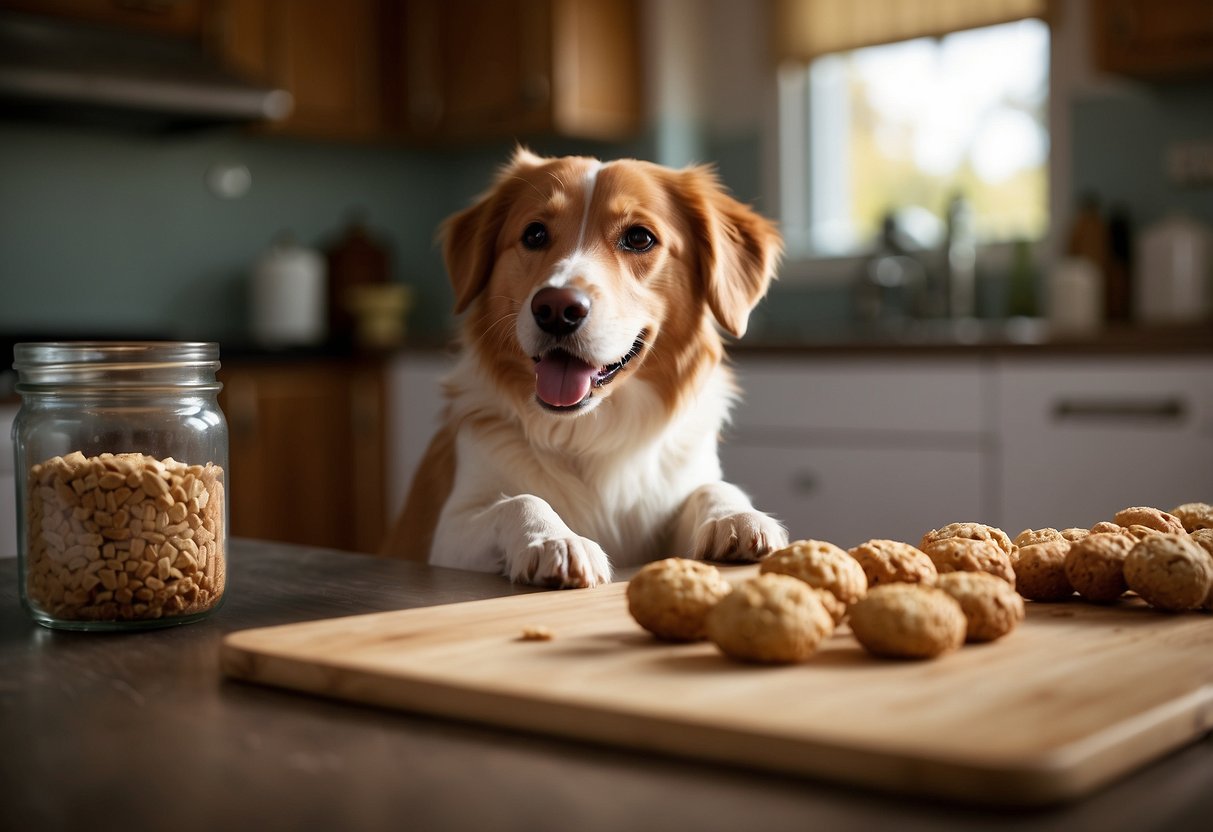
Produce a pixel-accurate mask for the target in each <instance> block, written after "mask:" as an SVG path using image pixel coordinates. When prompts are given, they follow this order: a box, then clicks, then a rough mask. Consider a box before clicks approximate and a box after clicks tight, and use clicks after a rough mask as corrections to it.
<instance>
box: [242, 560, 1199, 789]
mask: <svg viewBox="0 0 1213 832" xmlns="http://www.w3.org/2000/svg"><path fill="white" fill-rule="evenodd" d="M755 571H756V567H740V568H734V569H729V570H725V572H726V576H727V577H728V578H729V579H730V580H738V579H740V578H742V577H746V576H748V575H750V574H753V573H754V572H755ZM625 587H626V585H625V584H621V583H620V584H611V585H608V586H605V587H599V588H596V589H583V590H568V591H552V592H544V593H538V594H531V595H515V596H510V597H504V598H496V599H490V600H484V601H472V602H467V603H460V604H451V605H447V606H440V607H428V608H423V609H412V610H402V611H398V612H388V613H377V614H373V615H362V616H353V617H347V618H337V619H329V620H324V621H313V622H306V623H302V624H291V625H286V626H281V627H268V628H262V629H256V630H246V631H243V632H237V633H232V634H230V635H229V636H228V637H227V638H226V639H225V640H224V643H223V648H222V665H223V669H224V672H225V673H226V674H227V675H229V676H231V677H234V678H238V679H244V680H247V681H251V682H257V683H262V684H269V685H277V686H281V687H285V688H290V689H294V690H298V691H305V692H308V693H313V694H320V695H323V696H330V697H336V698H340V699H346V700H352V701H355V702H361V703H369V704H374V705H381V706H387V707H391V708H400V709H405V710H409V711H417V712H422V713H427V714H435V715H441V716H446V717H455V718H460V719H468V720H474V721H477V722H482V723H488V724H492V725H499V726H507V727H510V728H520V729H525V730H531V731H539V732H543V733H549V734H556V735H560V736H565V737H571V738H575V739H583V740H591V741H596V742H603V743H609V744H614V745H622V746H626V747H629V748H635V749H641V750H657V751H662V752H668V753H673V754H678V755H683V756H688V757H693V758H700V759H707V760H714V761H720V762H726V763H731V764H737V765H742V766H747V767H757V768H760V769H766V770H772V771H779V772H784V773H793V774H801V775H808V776H811V777H815V778H822V779H828V780H834V781H840V782H845V783H849V784H856V785H862V786H870V787H877V788H881V789H888V790H893V791H899V792H911V793H918V794H924V795H934V796H942V797H950V798H958V799H963V800H966V801H973V802H983V803H998V804H1040V803H1048V802H1054V801H1060V800H1066V799H1071V798H1076V797H1079V796H1081V795H1084V794H1086V793H1088V792H1090V791H1092V790H1093V789H1095V788H1097V787H1099V786H1100V785H1102V784H1104V783H1106V782H1108V781H1110V780H1112V779H1114V778H1116V777H1118V776H1120V775H1122V774H1125V773H1127V772H1129V771H1131V770H1133V769H1135V768H1137V767H1139V766H1141V765H1143V764H1145V763H1146V762H1148V761H1149V760H1151V759H1154V758H1156V757H1158V756H1160V755H1162V754H1163V753H1165V752H1167V751H1169V750H1172V749H1174V748H1177V747H1179V746H1181V745H1184V744H1186V743H1188V742H1191V741H1192V740H1194V739H1196V738H1197V737H1199V736H1201V735H1202V734H1204V733H1205V732H1207V731H1209V730H1210V729H1213V616H1210V615H1208V614H1204V613H1190V614H1184V615H1166V614H1162V613H1158V612H1155V611H1152V610H1150V609H1148V608H1147V607H1145V606H1144V605H1143V604H1142V603H1141V602H1140V601H1138V600H1131V601H1126V602H1124V603H1122V604H1119V605H1117V606H1115V607H1098V606H1094V605H1090V604H1085V603H1082V602H1078V601H1075V602H1072V603H1066V604H1029V611H1028V618H1027V620H1026V621H1025V622H1024V623H1023V624H1022V625H1021V626H1020V627H1019V628H1018V629H1017V630H1016V631H1015V632H1014V633H1012V634H1011V635H1010V636H1008V637H1006V638H1005V639H1003V640H1001V641H998V642H994V643H991V644H985V645H967V646H965V647H964V648H962V649H961V650H960V651H958V652H956V653H952V654H950V655H948V656H945V657H943V658H941V659H939V660H936V661H931V662H897V661H889V660H882V659H876V658H873V657H871V656H869V655H868V654H867V653H865V652H864V651H863V650H862V649H861V648H860V647H859V646H858V643H857V642H856V641H855V639H854V637H853V636H852V635H851V633H850V631H849V630H848V629H847V628H846V627H845V626H844V627H843V628H841V629H840V630H839V631H838V632H836V633H835V634H834V635H833V637H832V638H831V639H830V640H829V641H827V642H826V643H825V644H824V645H823V646H822V648H821V649H820V650H819V651H818V653H817V654H815V655H814V656H813V657H812V658H811V659H810V660H809V661H807V662H805V663H803V664H799V665H794V666H782V667H765V666H755V665H746V664H741V663H737V662H733V661H730V660H728V659H726V658H724V657H723V656H721V655H720V654H719V653H718V652H717V651H716V649H715V648H714V647H713V646H712V645H711V644H708V643H699V644H684V645H675V644H663V643H660V642H657V641H655V640H653V639H652V638H650V637H649V636H648V635H647V634H646V633H644V631H642V630H641V629H640V628H639V627H638V626H637V625H636V624H635V623H634V622H633V620H632V619H631V617H630V615H629V614H628V612H627V601H626V598H625V597H624V592H625ZM531 625H543V626H546V627H548V628H550V629H551V630H552V631H553V633H554V638H553V639H552V640H550V641H525V640H523V639H522V638H521V633H522V630H523V628H524V627H528V626H531Z"/></svg>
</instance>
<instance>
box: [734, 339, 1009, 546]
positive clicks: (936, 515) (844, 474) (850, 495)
mask: <svg viewBox="0 0 1213 832" xmlns="http://www.w3.org/2000/svg"><path fill="white" fill-rule="evenodd" d="M737 369H738V376H739V381H740V383H741V387H742V391H743V396H742V399H741V401H740V402H739V404H738V407H737V409H736V411H735V416H734V421H733V425H732V427H731V429H730V430H729V431H728V433H727V435H726V436H725V438H724V441H723V443H722V445H721V464H722V466H723V468H724V474H725V478H726V479H728V480H730V481H732V482H735V483H736V484H738V485H739V486H741V487H742V488H743V489H744V490H745V491H746V492H747V493H748V494H749V495H750V496H751V497H752V498H753V500H754V504H755V506H756V507H757V508H759V509H760V510H762V511H766V512H769V513H771V514H774V515H775V516H776V517H778V518H779V519H780V520H781V521H782V522H783V523H784V524H785V525H786V526H787V528H788V532H789V534H790V535H791V536H792V537H793V538H817V539H822V540H829V541H831V542H834V543H837V544H838V545H841V546H847V547H850V546H855V545H857V544H859V543H862V542H863V541H864V540H867V539H869V538H873V537H885V538H892V539H896V540H907V541H910V542H917V541H918V539H919V538H920V537H921V536H922V534H923V533H924V532H926V531H928V530H930V529H931V528H936V527H938V526H941V525H944V524H946V523H950V522H953V521H954V520H980V519H981V518H986V517H989V516H990V515H991V513H992V510H993V505H992V499H991V492H990V489H989V487H988V481H989V475H990V468H989V465H990V457H989V454H988V453H987V449H988V446H989V436H988V422H987V420H986V419H985V415H984V414H985V410H984V404H985V401H986V399H987V396H988V384H989V380H988V376H986V375H985V374H984V372H983V369H982V365H981V363H980V362H979V361H978V360H977V359H968V358H966V359H958V360H953V359H931V360H903V359H892V360H879V359H877V360H868V359H859V358H856V359H829V360H805V359H802V358H789V359H786V360H771V359H745V358H743V359H742V360H740V361H738V362H737Z"/></svg>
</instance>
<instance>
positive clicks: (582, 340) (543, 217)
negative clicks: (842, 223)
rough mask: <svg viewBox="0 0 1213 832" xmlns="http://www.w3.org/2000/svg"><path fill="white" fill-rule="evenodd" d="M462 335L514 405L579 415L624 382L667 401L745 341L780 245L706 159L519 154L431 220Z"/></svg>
mask: <svg viewBox="0 0 1213 832" xmlns="http://www.w3.org/2000/svg"><path fill="white" fill-rule="evenodd" d="M443 233H444V254H445V258H446V264H447V270H448V273H449V275H450V279H451V282H452V284H453V286H454V289H455V297H456V303H455V311H456V312H463V311H464V310H468V311H469V314H468V317H467V319H466V320H465V323H464V335H465V340H466V341H467V342H469V343H470V345H471V346H472V347H473V348H474V349H476V350H477V351H478V353H479V356H480V359H481V360H482V361H483V362H485V363H486V364H487V365H489V366H491V367H492V368H493V372H494V375H495V377H496V378H498V379H499V380H501V381H502V382H503V386H504V387H505V388H506V389H507V390H509V391H510V392H511V394H513V395H514V396H515V398H516V399H517V403H518V406H520V407H538V408H541V409H543V410H544V411H547V412H550V413H555V414H575V413H585V412H588V411H590V410H592V409H593V408H595V407H596V406H598V405H599V404H600V403H601V402H602V401H604V400H606V399H607V398H608V397H609V396H610V395H611V394H612V392H613V391H615V390H617V389H619V388H620V387H622V386H623V385H624V384H625V383H627V379H629V378H631V377H648V378H650V379H651V380H652V381H653V382H654V383H655V386H656V387H657V388H658V389H659V390H660V391H661V395H663V396H665V397H666V398H667V399H671V400H675V399H677V398H678V396H679V395H680V389H681V388H683V387H685V385H686V384H687V383H688V379H690V378H692V377H693V376H694V375H695V372H696V370H697V368H700V367H702V366H703V365H704V364H705V362H707V363H710V364H712V365H714V364H715V363H716V362H718V361H719V360H720V357H721V351H722V350H721V342H720V337H719V335H718V334H717V332H716V329H715V327H714V326H713V320H714V321H715V322H716V323H717V324H719V326H720V327H721V328H723V329H724V330H726V331H727V332H729V333H731V334H732V335H734V336H741V335H742V334H743V333H744V332H745V329H746V322H747V320H748V318H749V315H750V312H751V310H752V309H753V308H754V306H755V304H757V303H758V301H759V300H760V299H761V298H762V296H763V294H765V292H766V289H767V286H768V285H769V283H770V281H771V279H772V276H773V272H774V269H775V265H776V262H777V260H778V257H779V253H780V247H781V243H780V238H779V234H778V232H777V231H776V230H775V228H774V226H773V225H772V224H771V223H770V222H768V221H767V220H765V219H763V218H762V217H761V216H759V215H758V214H756V213H755V212H753V211H752V210H751V209H749V208H747V207H746V206H744V205H742V204H740V203H739V202H737V201H736V200H734V199H733V198H732V197H730V196H728V195H727V194H726V193H725V192H724V190H723V189H722V188H721V187H720V185H719V184H718V182H717V180H716V177H715V175H714V174H713V173H712V172H711V171H710V170H709V169H706V168H702V167H692V168H687V169H683V170H671V169H669V168H664V167H661V166H659V165H655V164H651V163H647V162H640V161H635V160H620V161H613V162H607V163H601V162H598V161H597V160H594V159H589V158H583V157H564V158H555V159H547V158H540V157H538V156H535V155H533V154H531V153H529V152H528V151H526V150H521V149H520V150H519V151H517V153H516V154H515V155H514V158H513V159H512V160H511V161H510V163H509V164H507V165H506V166H505V167H504V168H503V169H502V171H501V173H500V175H499V176H498V178H497V181H496V182H495V184H494V185H493V187H492V188H490V190H489V191H488V192H487V193H485V194H484V195H483V196H481V197H480V199H479V200H478V201H477V202H476V203H475V204H474V205H472V207H470V208H468V209H467V210H465V211H463V212H461V213H459V214H456V215H455V216H453V217H451V218H450V219H449V220H448V221H447V222H446V224H445V225H444V227H443Z"/></svg>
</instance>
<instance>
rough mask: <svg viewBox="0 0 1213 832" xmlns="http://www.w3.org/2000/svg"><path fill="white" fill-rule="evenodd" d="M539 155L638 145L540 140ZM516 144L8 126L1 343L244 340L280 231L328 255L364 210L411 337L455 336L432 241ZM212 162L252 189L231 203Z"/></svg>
mask: <svg viewBox="0 0 1213 832" xmlns="http://www.w3.org/2000/svg"><path fill="white" fill-rule="evenodd" d="M533 147H534V149H535V150H536V151H537V152H540V153H562V152H593V153H600V154H605V155H618V154H620V153H623V154H626V155H643V154H644V152H645V150H644V146H643V145H638V146H629V147H601V146H591V145H585V144H578V143H571V142H551V141H538V142H535V143H534V144H533ZM511 148H512V143H510V142H497V143H488V144H485V145H482V146H478V147H474V148H461V149H458V150H451V151H420V150H414V149H409V148H403V147H377V146H356V145H343V144H326V143H320V142H308V141H302V140H292V139H284V138H269V137H257V136H250V135H248V134H246V133H244V132H242V131H240V130H224V131H209V132H202V133H179V134H171V135H150V134H138V133H129V132H118V131H114V130H103V129H100V128H89V129H83V128H80V127H72V126H54V125H49V124H40V123H12V122H0V183H3V184H2V185H0V252H3V259H2V260H0V335H14V334H15V335H35V336H47V335H56V336H67V337H70V336H81V335H94V336H116V337H171V338H201V339H207V340H219V341H221V342H226V341H231V342H242V341H246V340H247V335H246V323H247V319H248V314H247V303H246V296H247V276H248V273H249V270H250V268H251V266H252V264H253V262H254V261H255V260H256V258H257V256H258V255H259V254H260V252H262V251H263V250H264V249H265V248H266V246H268V245H269V244H270V243H271V242H272V241H273V240H274V239H275V237H276V236H277V235H279V234H280V233H282V232H290V233H292V234H293V235H294V236H295V237H296V239H298V240H300V241H301V242H304V243H306V244H309V245H313V246H318V247H323V246H325V245H327V244H329V243H330V242H332V241H333V240H335V239H336V238H337V236H338V235H339V234H340V232H341V231H342V229H343V228H344V225H345V223H346V222H347V219H348V217H349V215H350V212H351V211H352V210H355V209H359V210H362V211H365V212H366V214H367V216H368V217H369V220H370V224H371V227H372V229H373V230H374V231H375V232H376V233H377V234H378V235H379V236H380V237H381V238H382V239H384V240H385V241H386V242H387V243H388V244H389V245H390V246H391V248H392V250H393V254H394V265H395V275H394V277H395V279H396V280H399V281H403V282H406V283H409V284H410V285H412V286H413V288H414V290H415V293H416V295H417V307H416V309H415V310H414V311H413V313H412V314H411V315H410V319H409V326H410V329H411V331H412V332H413V333H414V334H417V335H421V336H442V335H444V334H446V333H447V332H448V331H449V330H450V327H451V315H450V312H449V310H450V307H451V303H452V295H451V292H450V290H449V288H448V286H447V282H446V277H445V273H444V271H443V267H442V259H441V255H440V252H439V249H438V247H437V245H436V244H435V233H436V232H437V229H438V226H439V224H440V222H441V221H442V219H443V218H444V217H446V216H447V215H448V214H450V213H452V212H454V211H456V210H458V209H459V208H462V207H463V206H464V205H466V204H467V203H468V202H469V201H470V200H471V199H472V198H473V196H474V195H476V194H477V193H479V192H480V191H482V190H483V189H484V188H485V187H486V185H487V184H488V182H489V181H490V178H491V177H492V175H493V172H494V170H495V169H496V168H497V166H499V165H500V164H501V163H502V162H503V161H504V160H505V159H506V158H507V157H508V155H509V153H510V151H511ZM216 162H237V163H240V164H243V165H245V166H247V167H248V168H249V169H250V171H251V173H252V179H253V184H252V187H251V189H250V190H249V192H248V193H247V194H246V195H245V196H244V197H243V198H240V199H235V200H225V199H220V198H218V197H216V196H215V195H213V194H212V193H211V192H210V191H209V190H208V189H207V187H206V184H205V177H206V172H207V169H208V168H209V167H210V166H211V165H212V164H214V163H216Z"/></svg>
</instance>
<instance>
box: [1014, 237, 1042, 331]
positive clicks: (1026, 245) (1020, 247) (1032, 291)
mask: <svg viewBox="0 0 1213 832" xmlns="http://www.w3.org/2000/svg"><path fill="white" fill-rule="evenodd" d="M1039 314H1040V303H1039V300H1038V298H1037V289H1036V265H1035V263H1034V262H1033V260H1032V244H1031V243H1030V242H1028V241H1027V240H1016V241H1015V245H1014V251H1013V254H1012V259H1011V278H1010V281H1009V286H1008V289H1007V316H1008V317H1012V318H1035V317H1036V316H1038V315H1039Z"/></svg>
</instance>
